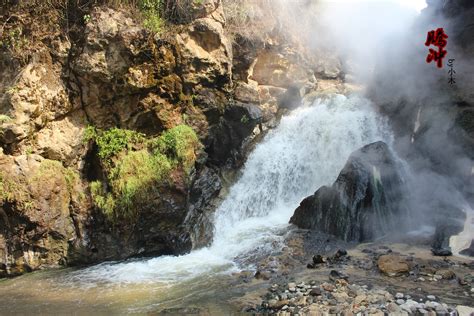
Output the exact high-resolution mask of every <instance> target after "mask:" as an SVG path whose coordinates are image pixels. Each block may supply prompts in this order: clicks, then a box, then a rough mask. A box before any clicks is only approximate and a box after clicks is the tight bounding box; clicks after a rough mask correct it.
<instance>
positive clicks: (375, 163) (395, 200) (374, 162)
mask: <svg viewBox="0 0 474 316" xmlns="http://www.w3.org/2000/svg"><path fill="white" fill-rule="evenodd" d="M404 190H405V188H404V183H403V181H402V178H401V176H400V173H399V167H398V166H397V162H396V160H395V157H394V155H393V154H392V152H391V151H390V149H389V148H388V146H387V144H385V143H384V142H380V141H379V142H375V143H372V144H369V145H366V146H364V147H362V148H361V149H359V150H357V151H355V152H353V153H352V154H351V156H350V157H349V160H348V161H347V163H346V165H345V166H344V168H343V169H342V171H341V173H340V174H339V176H338V178H337V180H336V181H335V182H334V184H333V185H332V186H331V187H328V186H323V187H321V188H319V189H318V190H317V191H316V193H315V194H314V195H312V196H309V197H307V198H306V199H304V200H303V201H302V202H301V204H300V206H299V207H298V208H297V209H296V210H295V213H294V215H293V216H292V217H291V219H290V223H292V224H295V225H296V226H298V227H300V228H304V229H314V230H318V231H322V232H325V233H329V234H333V235H335V236H337V237H339V238H342V239H344V240H346V241H368V240H373V239H374V238H376V237H380V236H382V235H384V234H386V233H387V232H388V231H391V230H395V229H399V228H400V227H401V226H400V224H401V222H402V220H403V218H404V217H405V215H406V210H405V209H404V208H403V205H402V203H401V200H402V199H403V196H404V194H403V192H404Z"/></svg>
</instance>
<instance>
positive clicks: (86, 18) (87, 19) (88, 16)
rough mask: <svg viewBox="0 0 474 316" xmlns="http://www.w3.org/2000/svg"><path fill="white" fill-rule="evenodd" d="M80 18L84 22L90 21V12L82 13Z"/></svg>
mask: <svg viewBox="0 0 474 316" xmlns="http://www.w3.org/2000/svg"><path fill="white" fill-rule="evenodd" d="M82 19H83V20H84V24H87V23H89V22H90V21H91V15H90V14H84V16H83V17H82Z"/></svg>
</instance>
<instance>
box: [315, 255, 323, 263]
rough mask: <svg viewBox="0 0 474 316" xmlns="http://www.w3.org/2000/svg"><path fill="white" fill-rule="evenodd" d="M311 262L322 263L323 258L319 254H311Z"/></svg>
mask: <svg viewBox="0 0 474 316" xmlns="http://www.w3.org/2000/svg"><path fill="white" fill-rule="evenodd" d="M313 263H314V264H321V263H324V258H323V257H322V256H321V255H316V256H313Z"/></svg>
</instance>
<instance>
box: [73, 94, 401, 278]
mask: <svg viewBox="0 0 474 316" xmlns="http://www.w3.org/2000/svg"><path fill="white" fill-rule="evenodd" d="M389 130H390V129H389V127H388V124H387V123H386V122H385V121H384V120H382V119H381V118H380V117H378V115H377V114H376V113H375V111H374V110H373V108H372V106H371V104H370V101H368V100H367V99H364V98H361V97H356V96H354V97H350V98H347V97H345V96H342V95H335V96H333V97H331V98H328V99H327V100H325V101H322V100H317V101H316V102H314V104H313V105H312V106H310V107H301V108H299V109H297V110H295V111H293V112H292V113H291V114H290V115H288V116H286V117H283V118H282V120H281V123H280V125H279V126H278V127H277V128H276V129H274V130H272V131H271V132H270V133H269V134H268V135H267V136H266V137H265V139H264V140H263V142H262V143H261V144H259V145H258V146H257V147H256V148H255V150H254V151H253V152H252V153H251V154H250V156H249V157H248V160H247V162H246V164H245V166H244V168H243V170H242V176H241V177H240V179H239V180H238V181H237V182H236V183H235V184H234V185H233V186H232V187H231V189H230V192H229V194H228V196H227V197H226V199H225V200H224V202H223V203H222V205H221V206H220V207H219V208H218V209H217V211H216V216H215V234H214V240H213V243H212V245H211V246H209V247H206V248H203V249H200V250H195V251H193V252H191V253H190V254H187V255H184V256H179V257H172V256H164V257H158V258H154V259H149V260H140V261H130V262H122V263H105V264H100V265H97V266H94V267H91V268H87V269H84V270H81V271H77V272H74V273H71V274H70V275H69V276H68V281H72V282H74V283H77V282H80V283H82V284H86V285H89V286H91V285H92V286H94V285H97V284H98V283H103V282H106V283H113V284H114V283H121V282H124V283H143V282H165V283H175V282H178V281H183V280H186V279H190V278H193V277H197V276H199V275H202V274H204V273H219V272H229V271H235V270H238V269H239V268H245V267H241V266H239V263H240V264H241V263H242V262H245V260H242V258H245V257H246V256H248V255H252V254H255V253H256V252H257V251H258V252H259V253H261V252H262V251H267V250H271V249H273V248H275V246H276V245H278V242H279V241H281V240H282V239H283V236H284V233H285V231H286V230H287V228H288V227H289V225H288V220H289V218H290V217H291V215H292V214H293V212H294V210H295V208H296V207H297V206H298V205H299V203H300V202H301V201H302V199H304V198H305V197H307V196H308V195H311V194H313V193H314V192H315V191H316V190H317V189H318V188H319V187H320V186H322V185H329V184H331V183H332V182H333V181H334V180H335V179H336V177H337V175H338V173H339V172H340V170H341V169H342V167H343V166H344V164H345V162H346V160H347V158H348V157H349V155H350V154H351V153H352V152H353V151H354V150H356V149H358V148H360V147H362V146H363V145H366V144H368V143H371V142H374V141H378V140H383V141H385V142H387V143H391V142H392V139H391V134H390V132H389Z"/></svg>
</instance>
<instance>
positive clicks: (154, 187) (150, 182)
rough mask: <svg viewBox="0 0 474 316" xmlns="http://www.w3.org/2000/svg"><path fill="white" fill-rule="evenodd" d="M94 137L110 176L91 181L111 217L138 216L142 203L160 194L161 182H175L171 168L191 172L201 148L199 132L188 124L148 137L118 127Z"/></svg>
mask: <svg viewBox="0 0 474 316" xmlns="http://www.w3.org/2000/svg"><path fill="white" fill-rule="evenodd" d="M90 134H91V135H94V133H90ZM114 137H117V138H118V139H117V138H114ZM93 138H94V140H95V142H96V143H97V146H98V148H99V151H98V156H99V158H100V159H101V161H102V163H103V167H104V171H105V173H106V180H105V181H94V182H92V183H91V195H92V200H93V202H94V204H95V205H96V206H97V207H98V208H99V209H101V210H102V211H103V212H104V214H105V215H107V216H108V217H109V219H111V220H118V219H121V218H127V219H133V218H134V217H136V216H137V210H138V209H139V207H137V206H138V205H140V204H142V203H146V202H147V201H149V200H150V199H155V198H156V197H157V196H159V188H160V186H162V185H165V184H171V183H168V182H169V179H170V178H171V177H170V173H171V172H173V171H174V170H183V171H185V173H186V174H189V172H190V170H191V169H192V167H193V166H194V163H195V161H196V155H197V152H198V150H200V148H201V143H200V142H199V139H198V137H197V135H196V133H195V132H194V130H193V129H192V128H191V127H189V126H187V125H178V126H176V127H174V128H172V129H169V130H167V131H165V132H164V133H163V134H162V135H161V136H158V137H154V138H152V139H148V140H146V139H145V137H144V135H143V134H139V133H137V132H134V131H129V130H121V129H118V128H114V129H112V130H109V131H105V132H99V134H98V136H93Z"/></svg>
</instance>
